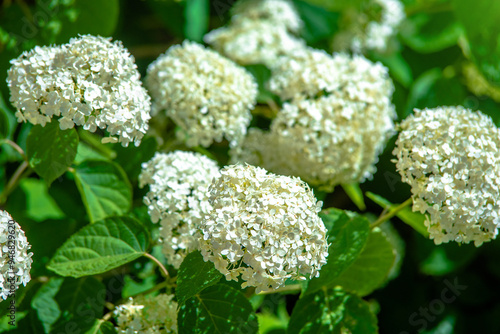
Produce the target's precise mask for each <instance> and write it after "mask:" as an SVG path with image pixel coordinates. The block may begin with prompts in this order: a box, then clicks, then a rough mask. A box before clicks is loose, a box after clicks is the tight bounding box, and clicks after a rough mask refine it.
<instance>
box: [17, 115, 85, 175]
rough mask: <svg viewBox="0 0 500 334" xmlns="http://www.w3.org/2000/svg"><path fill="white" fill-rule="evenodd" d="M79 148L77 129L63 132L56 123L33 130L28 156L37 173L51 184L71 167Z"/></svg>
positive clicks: (27, 145)
mask: <svg viewBox="0 0 500 334" xmlns="http://www.w3.org/2000/svg"><path fill="white" fill-rule="evenodd" d="M77 148H78V134H77V133H76V131H75V129H67V130H61V128H60V127H59V122H55V121H54V122H50V123H47V124H45V126H44V127H42V126H41V125H36V126H34V127H33V128H32V129H31V132H30V134H29V135H28V140H27V143H26V149H27V152H26V154H27V157H28V160H29V163H30V165H31V167H33V169H34V170H35V172H37V174H38V175H40V176H41V177H43V178H44V179H45V181H46V182H47V183H48V184H51V183H52V181H54V180H55V179H57V178H58V177H59V176H61V175H62V174H64V172H65V171H66V170H67V169H68V167H69V166H71V164H72V163H73V160H75V156H76V151H77Z"/></svg>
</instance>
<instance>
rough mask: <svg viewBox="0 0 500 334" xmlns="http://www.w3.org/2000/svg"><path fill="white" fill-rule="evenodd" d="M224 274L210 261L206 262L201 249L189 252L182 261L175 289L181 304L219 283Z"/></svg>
mask: <svg viewBox="0 0 500 334" xmlns="http://www.w3.org/2000/svg"><path fill="white" fill-rule="evenodd" d="M221 278H222V274H221V273H220V272H219V271H218V270H217V269H215V267H214V264H213V263H212V262H210V261H208V262H205V261H204V260H203V256H202V255H201V253H200V252H199V251H195V252H192V253H189V254H188V255H187V256H186V258H185V259H184V261H182V263H181V266H180V268H179V274H178V276H177V289H176V290H175V292H176V296H177V301H178V303H179V305H181V304H183V303H184V302H185V301H186V300H188V299H189V298H191V297H193V296H194V295H196V294H197V293H199V292H200V291H202V290H203V289H205V288H207V287H209V286H211V285H214V284H217V283H218V282H219V281H220V279H221Z"/></svg>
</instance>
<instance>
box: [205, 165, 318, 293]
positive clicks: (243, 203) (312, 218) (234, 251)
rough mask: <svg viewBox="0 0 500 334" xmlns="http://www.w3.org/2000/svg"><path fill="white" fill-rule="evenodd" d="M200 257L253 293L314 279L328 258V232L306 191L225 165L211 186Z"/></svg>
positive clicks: (296, 183) (255, 170)
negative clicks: (250, 289)
mask: <svg viewBox="0 0 500 334" xmlns="http://www.w3.org/2000/svg"><path fill="white" fill-rule="evenodd" d="M210 204H211V205H212V210H211V211H210V213H209V215H208V216H207V218H206V219H205V220H203V221H202V224H201V228H202V230H203V239H202V240H200V246H201V252H202V254H203V258H204V259H205V261H207V260H210V261H212V262H214V264H215V267H216V268H217V269H218V270H219V271H220V272H221V273H222V274H224V275H225V276H226V279H227V280H238V277H239V276H240V275H241V278H242V280H243V281H245V282H244V283H243V284H242V288H245V287H247V286H255V287H256V291H257V293H258V292H261V291H267V290H270V289H277V288H279V287H280V286H282V285H283V284H284V283H285V280H287V279H290V278H291V279H305V276H310V277H317V276H319V272H318V271H319V270H320V268H321V266H322V265H324V264H325V263H326V257H327V256H328V244H327V241H326V237H325V234H326V229H325V226H324V224H323V221H322V220H321V218H320V217H319V216H318V212H319V211H320V210H321V206H322V202H317V201H316V198H315V197H314V195H313V193H312V191H311V190H310V189H309V187H308V186H307V185H306V184H305V183H304V182H303V181H301V180H300V179H299V178H296V177H288V176H280V175H275V174H271V173H268V172H267V171H266V170H265V169H262V168H259V167H254V166H250V165H246V166H241V165H232V166H226V167H224V168H223V169H222V170H221V177H220V178H219V179H215V180H214V182H213V183H212V185H211V186H210Z"/></svg>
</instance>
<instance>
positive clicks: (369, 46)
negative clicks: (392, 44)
mask: <svg viewBox="0 0 500 334" xmlns="http://www.w3.org/2000/svg"><path fill="white" fill-rule="evenodd" d="M360 8H361V9H360ZM344 12H345V14H344V15H345V17H344V18H343V19H341V23H340V25H341V31H340V32H339V33H337V34H336V36H335V38H334V48H335V49H336V50H338V51H345V50H347V49H351V50H352V51H353V52H356V53H362V52H364V51H366V50H376V51H378V52H384V51H386V50H387V48H388V41H389V39H390V38H391V37H392V36H394V35H395V34H396V33H397V28H398V26H399V24H400V23H401V22H402V21H403V20H404V19H405V18H406V15H405V11H404V6H403V4H402V3H401V1H400V0H370V1H369V2H368V3H367V4H366V5H365V6H363V7H354V6H353V7H350V8H348V9H345V10H344ZM374 18H375V19H374Z"/></svg>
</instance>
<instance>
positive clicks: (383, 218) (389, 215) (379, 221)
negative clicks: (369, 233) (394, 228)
mask: <svg viewBox="0 0 500 334" xmlns="http://www.w3.org/2000/svg"><path fill="white" fill-rule="evenodd" d="M411 203H412V198H411V197H410V198H408V199H407V200H406V201H404V202H403V203H401V204H399V205H398V206H397V207H395V208H393V209H390V210H389V212H387V213H386V214H382V215H380V217H378V219H377V220H376V221H375V222H373V224H371V225H370V227H371V228H375V227H377V226H379V225H381V224H382V223H384V222H385V221H387V220H389V219H391V218H392V217H394V216H395V215H396V214H397V213H398V212H399V211H401V210H403V209H404V208H405V207H407V206H408V205H410V204H411Z"/></svg>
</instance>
